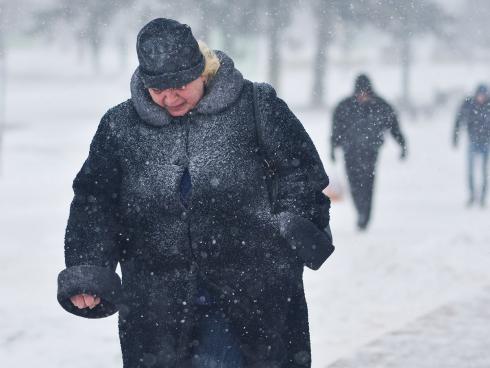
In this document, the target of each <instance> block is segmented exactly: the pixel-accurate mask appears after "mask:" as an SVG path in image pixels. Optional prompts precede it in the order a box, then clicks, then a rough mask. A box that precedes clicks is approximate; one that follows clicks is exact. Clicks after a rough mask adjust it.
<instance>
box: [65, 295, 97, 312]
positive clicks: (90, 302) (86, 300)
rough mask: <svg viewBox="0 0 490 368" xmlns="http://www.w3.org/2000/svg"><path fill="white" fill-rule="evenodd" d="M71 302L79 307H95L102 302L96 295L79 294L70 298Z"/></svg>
mask: <svg viewBox="0 0 490 368" xmlns="http://www.w3.org/2000/svg"><path fill="white" fill-rule="evenodd" d="M70 300H71V302H72V303H73V305H74V306H75V307H78V309H83V308H87V307H88V308H90V309H93V308H95V307H96V306H97V304H99V303H100V298H99V297H97V296H95V295H89V294H78V295H75V296H72V297H71V298H70Z"/></svg>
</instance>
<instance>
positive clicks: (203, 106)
mask: <svg viewBox="0 0 490 368" xmlns="http://www.w3.org/2000/svg"><path fill="white" fill-rule="evenodd" d="M216 55H217V56H218V58H219V60H220V67H219V69H218V71H217V73H216V75H215V76H214V77H213V78H212V79H211V81H210V82H209V84H208V85H207V86H206V90H205V92H204V96H203V97H202V98H201V100H200V101H199V103H198V104H197V106H196V107H195V108H194V110H193V111H195V112H197V113H200V114H215V113H218V112H220V111H223V110H225V109H226V108H227V107H228V106H230V105H232V104H233V103H234V102H235V101H236V100H237V99H238V97H239V96H240V92H241V91H242V87H243V83H244V79H243V76H242V74H241V73H240V72H239V71H238V70H237V69H235V64H234V63H233V60H232V59H231V58H230V57H229V56H227V55H226V54H225V53H224V52H221V51H216ZM131 100H132V101H133V105H134V107H135V109H136V112H137V113H138V115H139V116H140V118H141V119H143V120H144V121H145V122H146V123H148V124H150V125H153V126H158V127H160V126H164V125H166V124H169V123H170V122H171V121H172V120H173V119H174V118H173V117H172V116H171V115H170V114H169V113H168V112H167V110H165V109H164V108H163V107H160V106H158V105H157V104H156V103H154V102H153V100H152V99H151V96H150V94H149V92H148V90H147V89H146V88H145V87H144V85H143V81H142V80H141V77H140V75H139V69H138V68H137V69H136V71H135V72H134V74H133V76H132V78H131Z"/></svg>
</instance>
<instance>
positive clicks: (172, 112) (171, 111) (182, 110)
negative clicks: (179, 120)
mask: <svg viewBox="0 0 490 368" xmlns="http://www.w3.org/2000/svg"><path fill="white" fill-rule="evenodd" d="M188 111H189V109H188V108H187V106H182V107H180V108H176V109H169V108H167V112H168V113H169V114H170V115H172V116H183V115H185V114H187V112H188Z"/></svg>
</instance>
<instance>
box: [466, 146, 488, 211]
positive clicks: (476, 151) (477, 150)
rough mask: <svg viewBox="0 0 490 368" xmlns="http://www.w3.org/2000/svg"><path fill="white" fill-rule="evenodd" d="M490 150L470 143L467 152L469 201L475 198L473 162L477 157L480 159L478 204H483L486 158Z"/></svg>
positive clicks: (485, 191) (486, 172)
mask: <svg viewBox="0 0 490 368" xmlns="http://www.w3.org/2000/svg"><path fill="white" fill-rule="evenodd" d="M489 152H490V148H489V146H488V145H481V144H480V145H478V144H476V143H470V145H469V150H468V187H469V191H470V201H471V202H472V201H473V200H474V199H475V198H476V190H475V161H476V159H477V157H480V158H481V165H482V166H481V189H480V203H481V204H482V205H483V204H485V199H486V194H487V187H488V156H489Z"/></svg>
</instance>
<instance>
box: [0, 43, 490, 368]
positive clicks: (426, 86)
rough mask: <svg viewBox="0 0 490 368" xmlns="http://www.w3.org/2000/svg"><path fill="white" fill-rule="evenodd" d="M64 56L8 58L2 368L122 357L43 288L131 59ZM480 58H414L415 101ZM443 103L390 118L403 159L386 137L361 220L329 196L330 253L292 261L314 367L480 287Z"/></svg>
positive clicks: (383, 74)
mask: <svg viewBox="0 0 490 368" xmlns="http://www.w3.org/2000/svg"><path fill="white" fill-rule="evenodd" d="M74 64H75V60H74V58H73V57H72V56H70V55H61V54H60V53H59V52H57V50H55V49H53V48H47V49H46V50H44V51H40V50H30V51H26V50H24V51H15V52H14V53H13V54H12V55H11V57H10V59H9V67H10V75H9V84H8V100H7V108H8V111H7V123H8V126H7V131H6V135H5V137H4V141H3V152H2V156H1V167H0V170H1V173H0V290H1V296H0V316H1V317H0V366H1V367H9V368H10V367H32V366H36V367H49V368H56V367H62V366H63V367H65V366H70V367H73V368H82V367H87V366H91V367H94V368H98V367H101V368H102V367H104V368H110V367H114V368H117V367H120V366H121V359H120V352H119V342H118V338H117V319H116V317H115V316H113V317H110V318H107V319H103V320H86V319H82V318H78V317H74V316H72V315H69V314H67V313H66V312H65V311H63V310H62V309H61V307H59V306H58V304H57V301H56V277H57V274H58V272H59V271H60V270H61V269H62V268H63V265H64V261H63V236H64V227H65V224H66V219H67V215H68V207H69V203H70V201H71V195H72V193H71V182H72V180H73V177H74V175H75V174H76V172H77V171H78V169H79V167H80V166H81V164H82V162H83V160H84V158H85V156H86V154H87V150H88V145H89V142H90V139H91V137H92V135H93V133H94V132H95V129H96V126H97V123H98V121H99V119H100V117H101V116H102V114H103V113H104V112H105V110H107V108H109V107H110V106H112V105H114V104H116V103H118V102H120V101H122V100H124V99H126V98H127V97H129V78H130V75H131V72H130V71H127V72H121V73H119V75H118V74H117V73H115V72H113V73H111V76H107V75H106V76H103V77H100V78H98V79H95V78H93V77H92V76H91V75H90V73H89V72H88V71H87V70H84V69H83V68H78V67H76V65H74ZM366 70H367V71H368V72H370V73H371V75H373V77H374V78H375V80H374V83H375V87H378V89H379V90H380V91H381V92H382V94H385V95H387V97H389V95H391V94H393V93H396V92H397V91H399V87H398V85H397V84H396V82H397V79H396V77H397V75H398V69H396V67H382V66H373V67H367V69H366ZM358 71H359V70H353V69H352V70H348V71H346V70H344V69H342V70H337V69H333V70H331V72H332V73H333V74H332V75H331V76H330V79H329V93H330V97H329V100H330V101H332V102H334V101H337V100H338V99H340V98H341V97H342V96H343V95H344V94H345V93H348V92H349V91H350V90H351V85H352V78H353V76H354V75H355V73H356V72H358ZM484 71H485V69H484V67H471V68H470V67H463V66H461V67H458V66H445V67H441V66H430V65H429V66H428V65H422V66H419V67H418V68H417V69H416V70H415V71H414V77H415V80H416V82H415V83H414V87H413V90H414V94H415V95H416V96H417V98H418V99H419V100H420V96H427V98H430V96H431V93H432V92H433V91H434V90H435V89H437V88H442V87H444V88H464V89H465V91H466V92H468V91H472V89H473V87H474V85H475V84H476V83H477V82H479V81H480V78H481V76H482V75H485V74H483V72H484ZM286 76H287V78H286ZM308 78H309V77H308V76H307V75H306V74H305V73H302V72H301V71H298V70H289V71H288V73H285V77H284V78H283V80H282V81H281V89H282V93H281V95H282V96H283V97H284V99H285V100H286V101H287V102H289V103H290V104H291V106H292V107H293V110H294V111H295V112H296V113H297V114H298V116H299V117H300V118H301V120H302V121H303V123H304V125H305V127H306V128H307V130H308V131H309V133H310V134H311V136H312V138H313V140H314V142H315V144H316V145H317V147H318V150H319V152H320V153H321V155H322V156H323V157H324V158H326V157H327V155H326V153H327V143H326V137H327V135H328V132H329V124H330V120H329V113H327V112H326V111H323V110H306V109H304V108H300V107H302V106H304V105H305V102H306V101H307V98H306V97H305V96H307V91H308V88H309V84H310V82H311V81H310V79H311V78H310V79H308ZM388 99H390V98H388ZM295 106H299V107H298V108H295ZM455 109H456V103H455V101H453V102H452V103H451V104H450V105H448V106H447V107H446V108H445V109H444V110H439V111H438V112H437V113H436V114H435V115H434V116H433V117H432V118H419V119H418V120H416V121H411V120H409V119H408V118H406V117H402V128H403V130H404V131H405V133H406V135H407V139H408V143H409V158H408V160H407V161H406V162H400V161H399V159H398V147H397V146H396V145H395V144H394V143H393V142H392V141H390V139H389V138H388V140H387V144H386V145H385V147H384V149H383V152H382V155H381V159H380V162H379V166H378V173H379V175H378V177H377V183H376V185H377V186H376V194H375V209H374V218H373V223H372V226H371V228H370V229H369V231H368V232H367V233H358V232H357V231H356V230H355V226H354V223H355V214H354V211H353V208H352V204H351V202H350V198H349V197H348V195H346V197H345V199H344V200H343V201H341V202H335V203H334V204H333V208H332V230H333V233H334V238H335V244H336V246H337V249H336V252H335V253H334V254H333V255H332V257H331V258H330V259H329V260H328V261H327V262H326V264H325V265H324V267H323V268H322V269H321V270H320V271H316V272H313V271H306V273H305V283H306V293H307V299H308V303H309V310H310V327H311V339H312V348H313V367H314V368H320V367H321V368H323V367H326V366H327V365H328V364H330V363H332V362H334V361H336V360H338V359H339V358H342V357H347V356H350V355H352V354H354V353H355V352H356V351H357V350H358V349H359V348H360V347H362V346H364V345H365V344H366V343H369V342H370V341H373V340H378V339H380V338H381V337H382V336H384V335H385V334H387V333H389V332H391V331H394V330H399V329H400V328H403V326H405V325H407V324H409V323H410V322H411V321H414V320H416V319H417V318H418V317H420V316H422V315H426V314H427V313H430V312H432V311H437V310H440V307H441V306H443V305H445V304H446V303H449V302H453V301H458V300H467V299H468V298H471V297H472V296H473V295H475V294H477V293H479V292H481V291H482V290H483V291H485V292H487V293H488V290H489V289H488V288H487V289H485V287H486V286H488V285H490V267H489V264H490V226H489V219H490V216H489V215H490V211H489V210H488V209H485V210H482V209H480V208H473V209H466V208H465V207H464V203H465V201H466V191H465V190H466V188H465V153H466V152H465V151H464V149H462V147H460V149H459V150H458V151H454V150H452V149H451V147H450V146H449V143H450V132H451V128H452V123H453V114H454V112H455ZM337 161H338V162H337V163H336V164H335V165H333V164H332V163H331V162H330V161H329V160H327V159H325V162H324V163H325V166H326V169H327V172H328V173H329V174H330V175H331V176H332V177H333V178H335V179H336V180H337V181H340V182H343V183H345V179H344V174H343V168H342V162H341V161H342V160H341V156H340V155H339V159H338V160H337ZM472 322H473V321H471V320H468V324H471V323H472ZM481 322H482V321H479V323H481ZM486 322H487V323H490V320H487V321H486ZM443 335H444V334H443ZM386 336H389V335H386ZM383 346H390V345H389V344H385V345H383ZM420 359H424V356H420ZM414 366H415V365H414Z"/></svg>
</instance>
